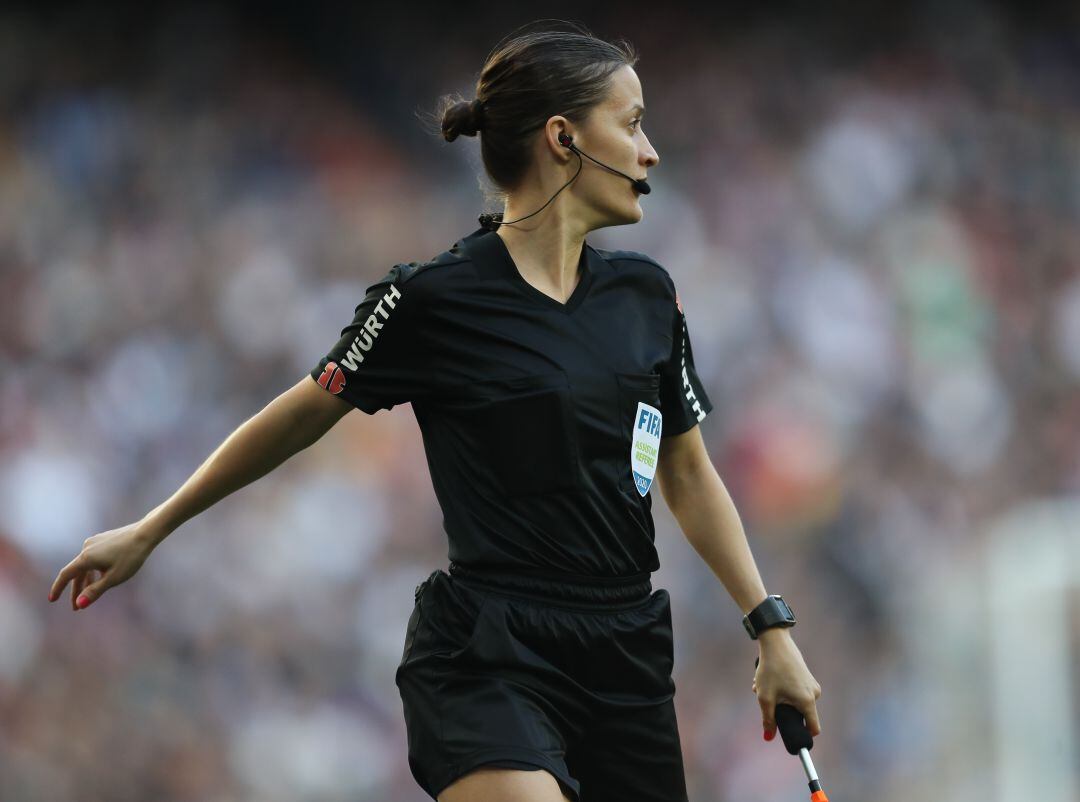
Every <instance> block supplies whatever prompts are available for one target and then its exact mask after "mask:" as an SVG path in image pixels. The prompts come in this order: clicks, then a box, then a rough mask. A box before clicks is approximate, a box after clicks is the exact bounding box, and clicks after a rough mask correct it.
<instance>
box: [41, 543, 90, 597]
mask: <svg viewBox="0 0 1080 802" xmlns="http://www.w3.org/2000/svg"><path fill="white" fill-rule="evenodd" d="M88 567H89V566H87V565H86V555H85V554H80V555H79V556H78V557H76V558H75V559H74V560H72V561H71V562H69V563H68V564H67V565H65V566H64V567H63V568H62V569H60V573H59V574H57V575H56V579H54V580H53V583H52V587H51V588H50V589H49V601H56V600H57V599H59V598H60V594H61V593H63V592H64V587H65V586H66V585H67V583H68V582H70V581H71V580H72V579H74V578H75V577H76V576H78V575H79V574H80V573H81V572H83V571H85V570H86V569H87V568H88Z"/></svg>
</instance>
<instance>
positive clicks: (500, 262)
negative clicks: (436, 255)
mask: <svg viewBox="0 0 1080 802" xmlns="http://www.w3.org/2000/svg"><path fill="white" fill-rule="evenodd" d="M458 245H459V246H460V248H461V250H462V251H463V252H464V253H465V255H466V256H467V257H468V258H469V259H470V260H471V261H472V262H473V263H474V264H476V265H477V266H478V267H479V268H480V270H481V272H482V273H485V274H488V275H498V276H502V277H505V278H506V279H508V280H509V281H510V282H511V283H512V284H514V285H515V286H516V287H518V289H519V290H521V292H522V293H524V294H525V295H527V296H529V297H530V298H532V299H533V300H535V301H537V302H539V303H541V304H544V305H547V306H550V307H552V308H555V309H559V310H562V311H564V312H572V311H573V310H574V309H576V308H577V307H578V306H579V305H580V304H581V302H582V301H583V300H584V299H585V296H586V295H588V292H589V287H590V286H591V285H592V282H593V278H594V276H595V274H596V271H597V267H598V266H599V263H600V262H602V261H603V260H602V259H601V257H600V255H599V254H598V253H596V250H595V249H593V248H592V247H591V246H590V245H589V243H588V242H585V243H584V244H583V245H582V248H581V261H580V262H579V263H578V265H579V268H580V269H581V277H580V279H579V280H578V284H577V286H576V287H575V288H574V291H573V293H571V295H570V297H569V298H568V299H567V300H566V303H565V304H563V303H560V302H559V301H557V300H555V299H554V298H552V297H551V296H549V295H546V294H545V293H543V292H541V291H540V290H538V289H536V287H534V286H532V285H531V284H530V283H529V282H527V281H526V280H525V278H524V277H523V276H522V275H521V272H520V271H519V270H518V268H517V265H515V264H514V260H513V258H512V257H511V256H510V251H509V250H507V248H506V243H505V242H503V240H502V237H500V236H499V235H498V234H497V233H495V232H494V231H488V230H487V229H485V228H478V229H476V231H474V232H472V233H471V234H469V235H468V236H466V237H465V238H463V239H462V240H460V241H459V242H458Z"/></svg>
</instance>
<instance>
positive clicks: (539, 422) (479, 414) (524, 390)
mask: <svg viewBox="0 0 1080 802" xmlns="http://www.w3.org/2000/svg"><path fill="white" fill-rule="evenodd" d="M463 393H464V396H465V401H464V405H463V407H462V409H461V411H462V412H463V413H464V415H465V418H464V420H465V421H466V424H467V425H468V426H469V427H470V430H471V432H472V433H473V436H474V437H475V440H476V444H477V448H478V451H479V455H480V458H481V459H484V460H485V461H486V462H487V464H488V465H489V466H490V468H491V472H492V474H493V475H494V478H495V481H496V482H497V483H498V484H499V485H500V486H501V487H502V489H503V491H504V492H505V493H506V495H507V496H527V495H536V494H541V493H557V492H562V491H567V490H575V489H578V488H579V487H580V486H581V483H580V471H581V468H580V461H579V447H578V437H577V426H576V424H575V422H574V409H573V401H572V398H571V395H570V384H569V381H568V380H567V377H566V373H564V372H563V371H556V372H552V373H543V374H537V375H532V376H518V377H514V378H509V379H491V380H484V381H480V382H474V383H473V384H471V385H470V386H469V387H468V388H466V389H465V390H464V391H463Z"/></svg>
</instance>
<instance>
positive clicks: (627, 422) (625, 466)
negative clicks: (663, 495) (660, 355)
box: [615, 373, 663, 497]
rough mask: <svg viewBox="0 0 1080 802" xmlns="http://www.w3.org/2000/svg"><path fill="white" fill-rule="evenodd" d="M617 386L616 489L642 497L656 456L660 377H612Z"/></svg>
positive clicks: (660, 418) (652, 474)
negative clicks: (618, 451) (619, 435)
mask: <svg viewBox="0 0 1080 802" xmlns="http://www.w3.org/2000/svg"><path fill="white" fill-rule="evenodd" d="M615 378H616V380H617V381H618V384H619V409H618V414H619V431H620V432H621V436H622V442H621V444H620V454H619V462H618V474H619V489H620V490H622V491H624V492H627V493H633V494H634V496H635V497H644V496H645V494H646V493H648V492H649V489H650V488H651V487H652V483H653V481H654V479H655V476H656V465H657V459H658V458H659V455H660V434H661V430H662V425H663V416H662V415H661V414H660V375H659V374H658V373H616V374H615Z"/></svg>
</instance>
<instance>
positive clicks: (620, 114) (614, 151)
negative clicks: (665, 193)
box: [571, 66, 660, 228]
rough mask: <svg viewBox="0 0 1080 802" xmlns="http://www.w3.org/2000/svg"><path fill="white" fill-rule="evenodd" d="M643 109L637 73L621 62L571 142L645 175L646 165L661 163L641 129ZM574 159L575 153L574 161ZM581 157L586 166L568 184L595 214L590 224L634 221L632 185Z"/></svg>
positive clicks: (622, 169)
mask: <svg viewBox="0 0 1080 802" xmlns="http://www.w3.org/2000/svg"><path fill="white" fill-rule="evenodd" d="M644 112H645V102H644V100H643V99H642V94H641V82H640V81H639V80H638V77H637V73H636V72H634V68H633V67H630V66H623V67H620V68H619V69H618V70H617V71H616V72H615V73H613V74H612V76H611V89H610V91H609V92H608V95H607V98H606V99H605V100H604V101H602V102H601V103H600V104H599V105H598V106H596V107H594V108H593V109H592V111H591V112H590V114H589V116H588V117H587V118H586V120H585V123H584V124H583V125H581V126H577V128H576V130H575V131H574V132H573V133H574V144H575V145H576V146H577V147H579V148H580V149H581V150H582V151H584V152H585V153H588V154H589V156H592V157H593V158H595V159H596V160H597V161H601V162H603V163H604V164H606V165H609V166H610V167H614V168H615V169H616V170H619V171H620V172H623V173H626V174H627V175H629V176H633V177H634V178H645V177H646V174H647V171H648V168H650V167H652V166H653V165H656V164H659V162H660V157H659V156H658V155H657V154H656V151H655V150H654V149H653V146H652V145H650V144H649V138H648V137H647V136H645V132H644V130H642V127H641V125H642V124H641V118H642V115H643V114H644ZM577 158H578V157H577V156H573V157H572V161H576V160H577ZM581 158H582V161H583V162H584V166H583V168H582V171H581V175H580V176H578V180H577V181H575V182H574V183H573V184H572V185H571V188H572V189H574V190H575V192H574V194H575V196H577V197H578V198H579V199H580V200H581V201H582V202H583V203H584V205H585V207H586V209H588V210H589V211H590V212H593V213H595V215H596V216H597V218H598V220H597V221H596V223H597V224H596V225H595V226H593V227H595V228H599V227H601V226H617V225H626V224H627V223H636V222H638V221H639V220H640V219H641V217H642V211H641V204H640V202H639V198H640V193H638V191H637V190H636V189H634V187H633V184H631V183H630V181H628V180H627V179H625V178H623V177H622V176H619V175H616V174H615V173H613V172H611V171H610V170H605V169H604V168H603V167H601V166H600V165H598V164H596V162H593V161H591V160H589V159H588V158H585V157H581ZM574 170H575V171H576V170H577V165H574Z"/></svg>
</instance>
